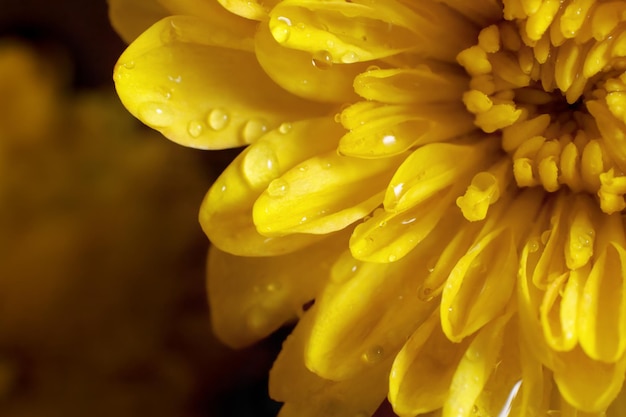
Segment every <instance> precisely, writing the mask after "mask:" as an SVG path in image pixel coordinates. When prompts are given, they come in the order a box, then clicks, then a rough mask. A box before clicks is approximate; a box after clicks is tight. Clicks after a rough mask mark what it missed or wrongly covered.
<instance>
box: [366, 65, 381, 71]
mask: <svg viewBox="0 0 626 417" xmlns="http://www.w3.org/2000/svg"><path fill="white" fill-rule="evenodd" d="M378 70H380V67H379V66H378V65H370V66H369V67H367V68H366V69H365V71H378Z"/></svg>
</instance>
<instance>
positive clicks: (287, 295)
mask: <svg viewBox="0 0 626 417" xmlns="http://www.w3.org/2000/svg"><path fill="white" fill-rule="evenodd" d="M346 238H347V236H346V235H345V234H344V235H343V236H334V237H332V238H330V239H325V240H324V241H323V242H321V243H317V244H315V245H312V246H310V247H308V248H306V249H304V250H301V251H298V252H294V253H291V254H289V255H283V256H275V257H265V258H258V257H255V258H246V257H239V256H234V255H231V254H228V253H225V252H222V251H220V250H219V249H217V248H216V247H215V246H212V247H211V250H210V254H209V261H208V273H207V282H208V285H207V286H208V294H209V306H210V308H211V321H212V324H213V331H214V332H215V334H216V335H217V336H218V337H219V338H220V340H222V341H223V342H224V343H227V344H228V345H230V346H233V347H243V346H246V345H249V344H251V343H254V342H256V341H258V340H260V339H262V338H264V337H266V336H268V335H269V334H270V333H272V332H274V331H275V330H277V329H278V328H279V327H280V326H282V325H283V324H285V323H286V322H288V321H290V320H293V319H295V318H296V317H298V316H299V315H300V314H302V308H303V305H304V304H305V303H307V302H308V301H310V300H312V299H314V298H315V297H316V295H317V293H318V292H319V290H320V289H321V288H323V286H324V284H325V281H326V277H328V273H329V271H330V267H331V265H332V262H333V259H334V258H335V257H337V253H339V252H340V251H341V249H342V248H343V247H345V244H346ZM300 268H305V269H304V270H300Z"/></svg>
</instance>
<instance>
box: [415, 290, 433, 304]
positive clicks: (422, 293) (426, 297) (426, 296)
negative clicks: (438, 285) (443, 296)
mask: <svg viewBox="0 0 626 417" xmlns="http://www.w3.org/2000/svg"><path fill="white" fill-rule="evenodd" d="M417 298H419V299H420V300H422V301H430V300H432V299H433V298H434V297H433V289H432V288H430V287H420V288H419V289H418V290H417Z"/></svg>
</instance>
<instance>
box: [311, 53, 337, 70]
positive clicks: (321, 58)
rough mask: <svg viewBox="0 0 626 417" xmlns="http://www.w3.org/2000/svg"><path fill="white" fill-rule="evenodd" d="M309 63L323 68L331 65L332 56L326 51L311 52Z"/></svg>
mask: <svg viewBox="0 0 626 417" xmlns="http://www.w3.org/2000/svg"><path fill="white" fill-rule="evenodd" d="M311 63H312V64H313V66H314V67H315V68H317V69H321V70H325V69H328V68H330V67H331V66H332V65H333V56H332V55H331V54H330V52H328V51H318V52H316V53H314V54H313V58H312V59H311Z"/></svg>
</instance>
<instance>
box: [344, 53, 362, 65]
mask: <svg viewBox="0 0 626 417" xmlns="http://www.w3.org/2000/svg"><path fill="white" fill-rule="evenodd" d="M358 61H359V56H358V55H357V54H356V53H354V52H347V53H346V54H344V55H343V56H342V57H341V62H343V63H344V64H354V63H355V62H358Z"/></svg>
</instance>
